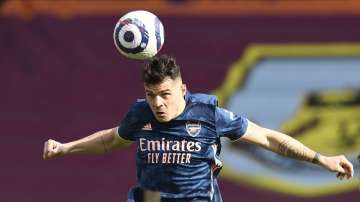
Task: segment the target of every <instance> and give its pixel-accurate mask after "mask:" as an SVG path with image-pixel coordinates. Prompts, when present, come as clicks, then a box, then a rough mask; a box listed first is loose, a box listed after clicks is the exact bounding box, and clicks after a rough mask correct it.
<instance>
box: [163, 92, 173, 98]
mask: <svg viewBox="0 0 360 202" xmlns="http://www.w3.org/2000/svg"><path fill="white" fill-rule="evenodd" d="M170 95H171V94H170V93H163V94H161V97H164V98H167V97H169V96H170Z"/></svg>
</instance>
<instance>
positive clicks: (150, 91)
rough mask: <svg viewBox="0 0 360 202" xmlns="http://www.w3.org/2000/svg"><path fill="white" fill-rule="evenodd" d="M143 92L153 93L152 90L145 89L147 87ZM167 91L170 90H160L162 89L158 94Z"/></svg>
mask: <svg viewBox="0 0 360 202" xmlns="http://www.w3.org/2000/svg"><path fill="white" fill-rule="evenodd" d="M145 92H147V93H154V91H152V90H147V89H146V90H145ZM167 92H171V91H170V89H166V90H162V91H160V92H159V94H161V93H167ZM154 94H155V93H154Z"/></svg>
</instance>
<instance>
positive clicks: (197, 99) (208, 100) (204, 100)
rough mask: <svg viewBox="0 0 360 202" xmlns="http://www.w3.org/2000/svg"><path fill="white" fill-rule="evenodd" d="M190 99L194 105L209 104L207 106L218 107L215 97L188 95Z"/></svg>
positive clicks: (201, 94)
mask: <svg viewBox="0 0 360 202" xmlns="http://www.w3.org/2000/svg"><path fill="white" fill-rule="evenodd" d="M187 94H188V99H189V100H190V101H191V102H192V103H201V104H207V105H214V106H217V105H218V99H217V97H216V96H215V95H209V94H205V93H189V92H188V93H187Z"/></svg>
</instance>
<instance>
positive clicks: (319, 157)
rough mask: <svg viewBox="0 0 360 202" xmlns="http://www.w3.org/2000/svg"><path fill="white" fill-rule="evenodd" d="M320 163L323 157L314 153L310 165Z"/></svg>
mask: <svg viewBox="0 0 360 202" xmlns="http://www.w3.org/2000/svg"><path fill="white" fill-rule="evenodd" d="M321 161H323V156H322V155H321V154H320V153H319V152H316V153H315V155H314V157H313V159H312V160H311V163H313V164H321Z"/></svg>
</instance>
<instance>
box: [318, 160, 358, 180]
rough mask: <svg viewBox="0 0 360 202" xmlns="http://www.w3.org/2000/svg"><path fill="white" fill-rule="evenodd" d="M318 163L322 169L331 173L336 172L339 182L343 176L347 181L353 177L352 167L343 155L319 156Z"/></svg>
mask: <svg viewBox="0 0 360 202" xmlns="http://www.w3.org/2000/svg"><path fill="white" fill-rule="evenodd" d="M319 161H320V165H322V166H323V167H324V168H326V169H328V170H330V171H332V172H337V175H336V177H338V178H339V179H340V180H342V179H344V177H345V176H346V178H347V179H349V178H351V177H352V176H353V175H354V169H353V165H352V164H351V162H350V161H349V160H347V159H346V157H345V156H344V155H341V156H330V157H326V156H321V157H320V159H319Z"/></svg>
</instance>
